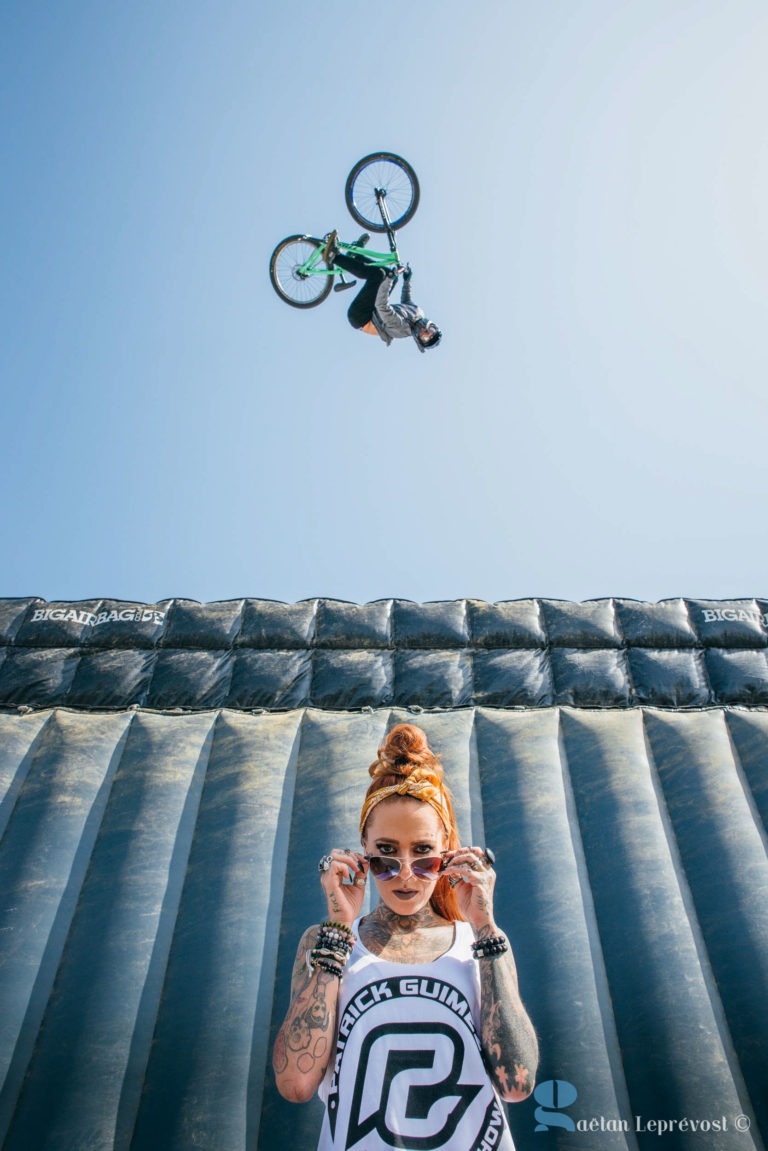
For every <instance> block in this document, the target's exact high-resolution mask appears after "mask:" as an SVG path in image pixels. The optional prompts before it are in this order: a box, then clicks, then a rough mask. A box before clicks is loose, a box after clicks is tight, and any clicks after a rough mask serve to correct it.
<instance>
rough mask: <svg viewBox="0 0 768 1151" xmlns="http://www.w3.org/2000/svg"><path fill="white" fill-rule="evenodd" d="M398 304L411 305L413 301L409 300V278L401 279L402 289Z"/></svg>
mask: <svg viewBox="0 0 768 1151" xmlns="http://www.w3.org/2000/svg"><path fill="white" fill-rule="evenodd" d="M400 303H401V304H412V303H413V300H412V299H411V277H410V276H404V277H403V289H402V291H401V293H400Z"/></svg>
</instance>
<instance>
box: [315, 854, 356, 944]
mask: <svg viewBox="0 0 768 1151" xmlns="http://www.w3.org/2000/svg"><path fill="white" fill-rule="evenodd" d="M324 858H325V859H330V861H331V865H330V867H329V868H328V870H327V871H321V873H320V883H321V885H322V888H323V891H324V892H325V898H326V900H327V902H328V918H329V919H335V920H338V922H339V923H346V924H347V926H349V927H351V926H352V924H353V923H354V921H355V920H356V919H357V917H358V915H359V914H360V912H361V910H362V907H363V898H364V897H365V882H366V879H367V877H368V861H367V860H366V858H365V856H364V855H360V854H359V852H357V851H340V850H339V849H338V848H336V847H334V848H333V850H332V851H330V852H329V854H328V855H327V856H324ZM350 872H352V876H353V879H352V883H347V882H345V880H348V879H349V876H350Z"/></svg>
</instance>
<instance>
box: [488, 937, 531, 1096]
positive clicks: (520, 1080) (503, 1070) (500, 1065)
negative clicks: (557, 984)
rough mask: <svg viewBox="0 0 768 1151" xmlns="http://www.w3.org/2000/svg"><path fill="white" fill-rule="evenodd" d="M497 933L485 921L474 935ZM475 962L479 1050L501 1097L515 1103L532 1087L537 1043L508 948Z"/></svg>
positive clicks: (527, 1093) (528, 1093) (526, 1094)
mask: <svg viewBox="0 0 768 1151" xmlns="http://www.w3.org/2000/svg"><path fill="white" fill-rule="evenodd" d="M498 933H499V932H498V928H497V927H495V926H493V925H489V926H486V927H481V928H480V930H479V931H477V932H476V936H477V938H478V939H485V938H486V937H487V936H489V935H498ZM477 962H478V964H479V966H480V1014H481V1033H480V1038H481V1042H482V1045H483V1053H484V1055H485V1059H486V1062H487V1064H488V1067H489V1068H490V1071H491V1075H492V1077H493V1081H494V1083H495V1084H496V1088H497V1090H498V1091H499V1094H500V1095H501V1097H502V1099H504V1100H505V1102H507V1103H519V1102H520V1101H521V1100H523V1099H527V1098H528V1096H529V1095H530V1094H531V1092H532V1091H533V1087H534V1083H535V1081H536V1068H537V1066H538V1062H539V1046H538V1043H537V1041H536V1032H535V1031H534V1030H533V1025H532V1023H531V1021H530V1019H529V1018H528V1015H527V1014H526V1010H525V1008H524V1007H523V1004H522V1000H521V999H520V992H519V990H518V986H517V968H516V966H515V960H514V957H513V955H512V949H511V948H510V950H509V951H505V952H504V953H503V954H502V955H497V956H495V958H493V959H479V960H477Z"/></svg>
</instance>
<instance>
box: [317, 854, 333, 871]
mask: <svg viewBox="0 0 768 1151" xmlns="http://www.w3.org/2000/svg"><path fill="white" fill-rule="evenodd" d="M332 863H333V860H332V859H331V857H330V855H324V856H323V857H322V859H321V860H320V862H319V863H318V865H317V870H318V871H330V869H331V864H332Z"/></svg>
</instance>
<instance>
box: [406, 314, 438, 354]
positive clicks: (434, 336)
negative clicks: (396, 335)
mask: <svg viewBox="0 0 768 1151" xmlns="http://www.w3.org/2000/svg"><path fill="white" fill-rule="evenodd" d="M411 331H412V332H413V338H414V339H415V340H416V343H417V344H418V345H419V347H420V348H421V350H422V351H424V350H425V349H426V348H436V347H437V345H438V344H439V343H440V341H441V340H442V338H443V333H442V332H441V331H440V329H439V328H438V326H437V324H435V323H433V321H432V320H428V319H426V317H421V318H419V319H418V320H416V322H415V323H414V325H413V327H412V328H411Z"/></svg>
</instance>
